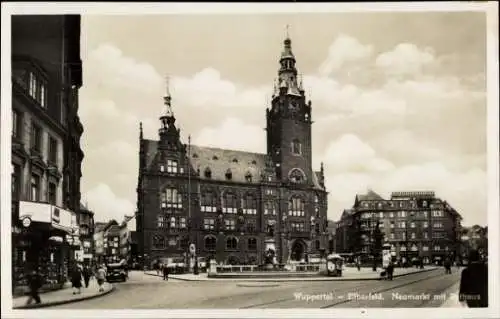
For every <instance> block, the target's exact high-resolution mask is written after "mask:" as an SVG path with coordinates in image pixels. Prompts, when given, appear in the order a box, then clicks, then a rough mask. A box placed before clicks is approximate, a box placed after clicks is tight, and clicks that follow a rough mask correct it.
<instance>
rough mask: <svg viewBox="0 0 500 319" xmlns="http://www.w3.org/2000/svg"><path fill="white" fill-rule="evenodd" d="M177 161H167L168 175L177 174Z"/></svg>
mask: <svg viewBox="0 0 500 319" xmlns="http://www.w3.org/2000/svg"><path fill="white" fill-rule="evenodd" d="M177 169H178V168H177V161H174V160H167V173H177Z"/></svg>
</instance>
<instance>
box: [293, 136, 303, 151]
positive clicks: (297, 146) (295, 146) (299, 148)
mask: <svg viewBox="0 0 500 319" xmlns="http://www.w3.org/2000/svg"><path fill="white" fill-rule="evenodd" d="M292 154H294V155H301V154H302V145H301V144H300V142H299V140H298V139H295V140H293V141H292Z"/></svg>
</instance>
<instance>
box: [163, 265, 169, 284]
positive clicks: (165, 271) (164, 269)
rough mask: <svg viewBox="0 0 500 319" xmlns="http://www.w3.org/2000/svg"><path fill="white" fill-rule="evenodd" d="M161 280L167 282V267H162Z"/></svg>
mask: <svg viewBox="0 0 500 319" xmlns="http://www.w3.org/2000/svg"><path fill="white" fill-rule="evenodd" d="M163 280H166V281H168V267H167V265H163Z"/></svg>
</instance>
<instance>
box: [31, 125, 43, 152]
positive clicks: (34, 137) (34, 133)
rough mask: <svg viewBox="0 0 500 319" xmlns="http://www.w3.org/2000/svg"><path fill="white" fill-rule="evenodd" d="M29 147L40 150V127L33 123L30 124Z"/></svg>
mask: <svg viewBox="0 0 500 319" xmlns="http://www.w3.org/2000/svg"><path fill="white" fill-rule="evenodd" d="M31 148H32V149H33V150H35V151H37V152H39V153H41V152H42V129H41V128H40V126H38V125H36V124H34V123H32V124H31Z"/></svg>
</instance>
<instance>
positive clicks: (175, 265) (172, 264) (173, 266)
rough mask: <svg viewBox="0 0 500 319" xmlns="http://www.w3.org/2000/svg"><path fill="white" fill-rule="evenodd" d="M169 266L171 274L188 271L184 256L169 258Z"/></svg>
mask: <svg viewBox="0 0 500 319" xmlns="http://www.w3.org/2000/svg"><path fill="white" fill-rule="evenodd" d="M167 268H168V269H169V271H170V273H171V274H182V273H184V272H185V271H186V269H185V268H186V264H185V263H184V258H182V257H174V258H168V262H167Z"/></svg>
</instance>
